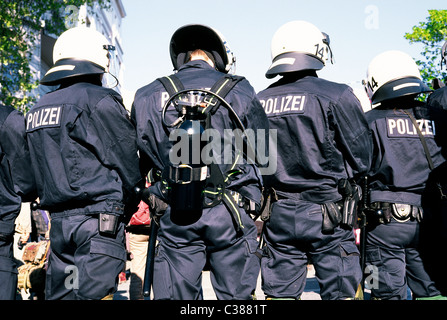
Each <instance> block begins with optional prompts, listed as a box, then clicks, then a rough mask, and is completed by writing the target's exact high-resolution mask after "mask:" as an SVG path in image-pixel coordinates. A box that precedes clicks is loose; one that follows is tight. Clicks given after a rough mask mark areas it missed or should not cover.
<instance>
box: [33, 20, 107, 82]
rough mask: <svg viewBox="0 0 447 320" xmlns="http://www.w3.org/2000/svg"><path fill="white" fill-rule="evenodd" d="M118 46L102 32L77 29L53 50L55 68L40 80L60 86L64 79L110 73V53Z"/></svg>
mask: <svg viewBox="0 0 447 320" xmlns="http://www.w3.org/2000/svg"><path fill="white" fill-rule="evenodd" d="M113 50H115V47H114V46H112V45H110V43H109V41H108V40H107V39H106V37H105V36H103V35H102V34H101V33H99V32H98V31H96V30H94V29H91V28H87V27H76V28H72V29H69V30H67V31H65V32H64V33H62V34H61V35H60V37H59V38H58V39H57V40H56V43H55V44H54V48H53V63H54V65H53V67H52V68H51V69H50V70H48V72H47V73H46V74H45V76H44V77H43V78H42V80H41V81H40V83H41V84H44V85H57V84H59V83H60V81H61V80H62V79H66V78H71V77H75V76H80V75H87V74H103V73H106V72H108V71H109V65H110V57H111V55H110V52H109V51H113Z"/></svg>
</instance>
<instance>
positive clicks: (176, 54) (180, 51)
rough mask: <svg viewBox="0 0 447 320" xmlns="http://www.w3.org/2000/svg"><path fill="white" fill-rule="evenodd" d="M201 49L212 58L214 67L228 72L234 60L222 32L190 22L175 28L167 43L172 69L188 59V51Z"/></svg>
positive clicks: (176, 68) (177, 67)
mask: <svg viewBox="0 0 447 320" xmlns="http://www.w3.org/2000/svg"><path fill="white" fill-rule="evenodd" d="M195 49H201V50H203V51H205V52H206V54H207V55H209V56H210V58H211V59H212V60H213V62H214V64H215V66H216V69H217V70H219V71H221V72H224V73H228V72H229V71H230V70H231V67H232V66H233V64H234V63H235V62H236V58H235V56H234V55H233V52H232V51H231V50H230V48H229V47H228V44H227V41H226V40H225V39H224V37H223V36H222V34H221V33H220V32H219V31H217V30H215V29H213V28H211V27H208V26H204V25H200V24H190V25H186V26H183V27H180V28H179V29H177V31H175V32H174V34H173V35H172V38H171V42H170V44H169V53H170V55H171V61H172V64H173V66H174V70H178V69H179V68H180V67H181V66H182V65H184V64H185V63H186V62H188V61H189V58H190V56H189V55H190V53H191V52H192V51H194V50H195Z"/></svg>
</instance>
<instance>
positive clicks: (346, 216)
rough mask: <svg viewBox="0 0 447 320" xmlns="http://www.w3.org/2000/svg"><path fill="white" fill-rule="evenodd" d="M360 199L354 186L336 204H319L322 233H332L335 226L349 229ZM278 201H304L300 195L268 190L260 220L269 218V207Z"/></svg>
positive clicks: (358, 190) (353, 221) (359, 193)
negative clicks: (321, 216) (348, 193)
mask: <svg viewBox="0 0 447 320" xmlns="http://www.w3.org/2000/svg"><path fill="white" fill-rule="evenodd" d="M360 198H361V191H360V189H357V187H356V186H355V187H354V189H353V192H352V193H351V194H350V195H348V196H345V197H344V199H342V200H340V201H337V202H326V203H324V204H321V209H322V214H323V221H322V232H323V233H332V232H334V229H335V228H336V227H337V226H339V225H340V226H341V227H343V228H345V229H351V228H352V227H353V226H354V224H355V221H356V213H357V203H358V201H359V199H360ZM279 200H294V201H299V200H304V199H303V197H302V194H301V193H289V192H282V191H276V190H275V189H273V188H269V189H268V190H266V191H265V193H264V203H263V206H262V210H261V220H263V221H267V220H268V219H269V217H270V213H271V207H272V205H273V203H274V202H276V201H279Z"/></svg>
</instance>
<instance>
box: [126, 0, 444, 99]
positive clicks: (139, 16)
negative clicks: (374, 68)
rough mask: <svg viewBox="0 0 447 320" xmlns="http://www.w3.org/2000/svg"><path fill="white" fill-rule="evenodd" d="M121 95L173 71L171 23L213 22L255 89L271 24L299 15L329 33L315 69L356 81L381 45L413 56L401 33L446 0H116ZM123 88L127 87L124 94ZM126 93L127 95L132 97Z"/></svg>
mask: <svg viewBox="0 0 447 320" xmlns="http://www.w3.org/2000/svg"><path fill="white" fill-rule="evenodd" d="M122 2H123V4H124V7H125V10H126V13H127V16H126V18H125V19H124V20H123V24H122V39H123V49H124V65H125V72H124V83H123V85H124V89H125V91H126V92H123V96H124V95H127V96H128V97H127V99H129V96H132V94H133V92H134V91H135V90H137V89H138V88H140V87H142V86H144V85H145V84H147V83H149V82H152V81H153V80H155V79H156V78H157V77H160V76H164V75H168V74H170V73H172V64H171V60H170V57H169V41H170V39H171V36H172V34H173V33H174V31H175V30H177V28H179V27H180V26H182V25H185V24H190V23H201V24H206V25H209V26H211V27H214V28H216V29H218V30H219V31H220V32H221V33H222V34H223V35H224V37H225V38H226V40H227V41H228V44H229V46H230V48H231V49H232V51H233V52H234V54H235V55H236V59H237V64H236V74H239V75H243V76H245V77H246V78H247V79H248V80H249V81H250V83H251V84H252V86H253V87H254V88H255V90H256V91H257V92H258V91H260V90H262V89H264V88H265V87H267V86H268V85H269V84H270V83H272V82H274V81H276V80H277V78H275V79H273V80H269V79H267V78H265V76H264V74H265V72H266V70H267V68H268V67H269V65H270V62H271V56H270V42H271V39H272V36H273V34H274V33H275V31H276V30H277V29H278V28H279V27H280V26H281V25H283V24H284V23H286V22H288V21H291V20H306V21H309V22H311V23H313V24H315V25H316V26H317V27H318V28H319V29H320V30H321V31H323V32H326V33H328V34H329V36H330V39H331V48H332V51H333V54H334V58H335V64H333V65H331V64H330V63H329V64H327V65H326V67H325V68H324V69H323V70H321V71H320V72H318V74H319V76H320V77H322V78H325V79H328V80H332V81H335V82H341V83H347V84H349V85H351V86H352V87H353V88H357V89H359V88H362V87H361V80H362V79H363V78H364V77H365V73H366V69H367V66H368V64H369V62H370V61H371V59H372V58H373V57H374V56H376V55H377V54H379V53H381V52H383V51H386V50H392V49H393V50H402V51H405V52H407V53H409V54H410V55H411V56H413V57H414V58H420V51H421V46H420V45H417V44H412V45H411V44H410V43H409V42H408V41H407V40H406V39H404V34H405V33H406V32H411V30H412V27H413V26H414V25H417V24H418V23H419V22H422V21H425V20H426V17H428V10H429V9H447V8H446V7H447V5H446V3H445V1H441V0H424V1H414V0H411V1H408V0H407V1H403V0H375V1H374V0H332V1H330V0H316V1H302V0H275V1H273V0H237V1H236V0H226V1H209V0H206V1H205V0H189V1H184V0H183V1H181V0H166V1H147V0H146V1H143V0H122ZM129 93H130V94H129ZM132 98H133V97H132Z"/></svg>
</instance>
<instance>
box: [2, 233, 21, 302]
mask: <svg viewBox="0 0 447 320" xmlns="http://www.w3.org/2000/svg"><path fill="white" fill-rule="evenodd" d="M12 245H13V243H12V239H11V240H8V241H3V240H0V300H15V296H16V292H17V266H16V263H15V261H14V256H13V251H12V250H13V249H12Z"/></svg>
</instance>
